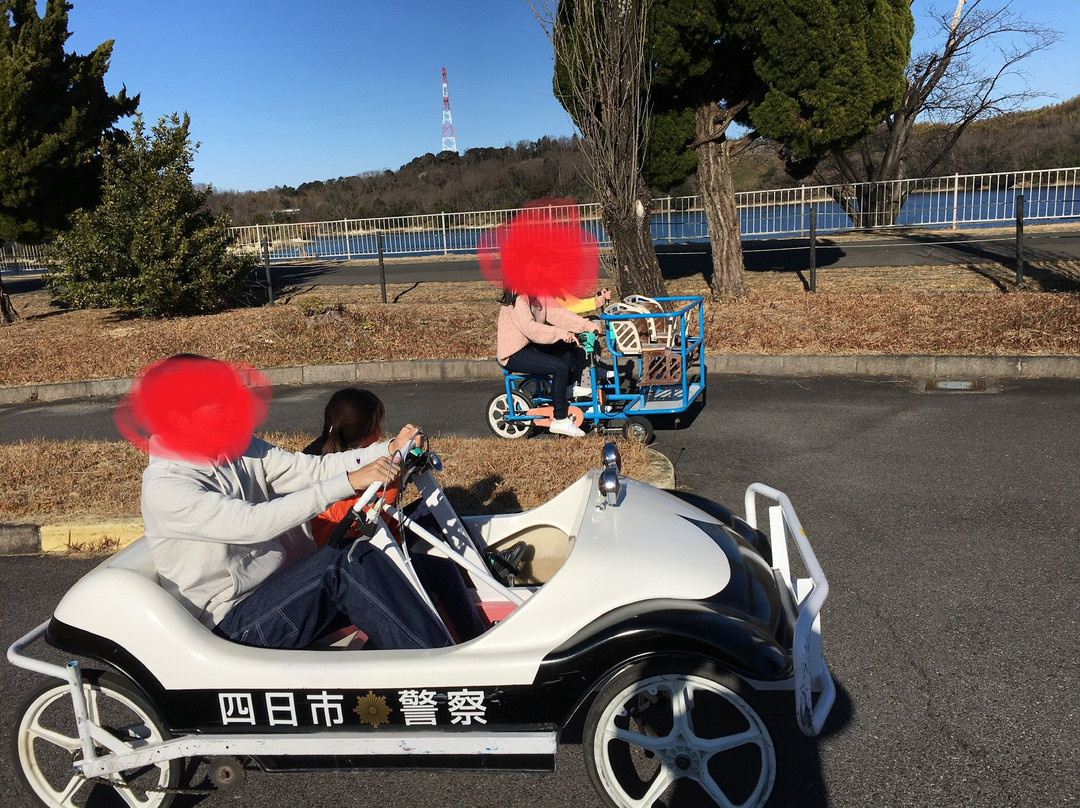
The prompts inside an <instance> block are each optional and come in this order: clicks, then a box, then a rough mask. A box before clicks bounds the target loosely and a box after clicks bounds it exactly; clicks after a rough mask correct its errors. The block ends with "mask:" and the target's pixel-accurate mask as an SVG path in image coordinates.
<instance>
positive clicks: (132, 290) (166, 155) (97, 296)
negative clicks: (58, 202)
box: [45, 113, 257, 317]
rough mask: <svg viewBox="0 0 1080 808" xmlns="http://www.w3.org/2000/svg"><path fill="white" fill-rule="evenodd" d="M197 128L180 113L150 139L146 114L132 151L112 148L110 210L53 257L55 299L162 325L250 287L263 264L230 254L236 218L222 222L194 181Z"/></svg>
mask: <svg viewBox="0 0 1080 808" xmlns="http://www.w3.org/2000/svg"><path fill="white" fill-rule="evenodd" d="M188 126H189V118H188V116H187V115H186V114H185V115H184V117H183V120H182V121H181V120H180V118H179V117H178V116H177V115H176V114H175V113H174V114H173V115H172V116H170V117H169V118H162V119H161V120H159V121H158V123H157V125H156V126H155V127H153V129H152V130H151V131H150V132H149V133H147V132H146V129H145V127H144V125H143V121H142V116H141V115H137V116H136V117H135V122H134V125H133V131H132V136H131V141H130V143H127V144H119V145H111V144H105V146H104V155H105V173H104V185H103V188H102V199H101V204H100V205H98V207H97V208H95V209H93V210H89V211H80V212H79V213H77V214H76V215H75V217H74V219H73V227H72V229H71V230H70V231H69V232H67V233H65V234H63V235H62V236H60V238H58V239H57V241H56V243H55V244H54V245H53V247H52V248H51V250H50V253H49V260H50V264H51V265H52V269H51V271H50V272H49V273H48V274H47V275H46V277H45V284H46V286H47V287H48V289H49V290H50V292H51V293H52V295H53V297H54V298H56V299H57V300H59V301H60V302H63V303H66V304H68V305H70V306H74V307H77V308H121V309H125V310H127V311H131V312H133V313H135V314H138V315H140V316H143V317H162V316H174V315H184V314H203V313H207V312H212V311H216V310H219V309H221V308H223V307H225V306H226V305H228V302H229V299H230V297H231V296H232V295H234V294H235V293H236V292H237V291H239V290H240V289H242V288H243V287H244V285H245V284H246V283H247V280H248V278H249V276H250V274H251V271H252V270H253V269H254V267H255V264H256V261H257V259H256V257H255V256H253V255H242V254H238V253H236V252H233V251H230V249H229V247H230V241H231V239H230V236H229V231H228V228H229V225H230V224H231V222H230V219H229V216H228V215H227V214H222V215H221V216H219V217H217V218H214V216H213V215H212V214H211V213H210V212H209V211H208V210H207V207H206V200H207V199H208V197H209V196H210V193H211V191H210V189H209V188H206V189H204V190H199V189H196V188H195V186H194V185H193V183H192V182H191V170H192V169H191V160H192V157H193V156H194V152H195V149H196V148H197V144H196V145H195V146H192V144H191V142H190V139H189V136H188Z"/></svg>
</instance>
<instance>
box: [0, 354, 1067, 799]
mask: <svg viewBox="0 0 1080 808" xmlns="http://www.w3.org/2000/svg"><path fill="white" fill-rule="evenodd" d="M990 388H991V389H997V390H999V392H988V393H933V394H928V393H919V392H916V391H915V389H914V388H913V385H912V384H911V383H910V382H908V381H888V380H874V379H845V378H823V379H790V378H788V379H770V378H758V377H718V376H710V378H709V397H708V405H707V406H706V407H705V409H704V410H703V411H702V412H701V413H700V414H699V415H698V416H697V418H696V419H694V420H693V422H692V423H680V424H679V428H678V429H677V430H673V429H671V428H668V429H666V430H662V431H660V432H659V433H658V439H657V441H656V443H655V448H657V449H659V450H660V451H662V452H664V453H665V454H667V455H668V456H669V457H671V459H672V460H673V462H674V464H675V468H676V474H677V477H678V481H679V485H680V487H683V488H689V489H692V490H696V491H697V492H699V493H701V494H704V495H706V496H710V497H712V498H716V499H719V500H721V501H723V502H726V503H728V504H730V505H731V506H733V507H734V508H735V509H736V510H740V511H741V502H742V492H743V490H744V488H745V486H746V485H747V484H748V483H750V482H753V481H761V482H765V483H769V484H771V485H773V486H775V487H777V488H780V489H781V490H784V491H786V492H787V493H788V494H789V495H790V496H791V499H792V501H793V502H794V504H795V507H796V508H797V509H798V512H799V515H800V517H801V519H802V522H803V524H804V526H805V528H806V530H807V533H808V535H809V537H810V540H811V542H812V543H813V545H814V548H815V550H816V552H817V554H818V557H819V559H820V561H821V563H822V565H823V567H824V569H825V571H826V574H827V575H828V577H829V580H830V584H831V591H830V595H829V600H828V602H827V603H826V606H825V610H824V613H823V635H824V644H825V651H826V655H827V658H828V660H829V662H830V666H831V668H832V670H833V673H834V675H835V677H836V679H837V682H838V684H839V685H840V688H841V693H840V699H839V701H838V704H837V707H836V708H835V709H834V712H833V715H832V717H831V718H830V722H829V725H828V726H827V732H826V734H825V735H824V737H822V738H820V739H819V740H818V741H816V742H807V741H802V740H797V741H796V742H795V743H794V744H793V745H792V747H791V748H790V749H788V750H787V752H788V755H787V766H788V768H787V769H786V771H787V780H788V781H789V782H791V783H793V786H794V787H793V789H792V792H793V793H792V794H791V798H790V799H789V800H788V801H787V802H786V803H785V804H788V805H793V806H804V807H805V808H811V806H813V808H822V807H823V806H830V807H831V808H865V807H866V806H875V808H879V807H880V808H901V807H903V808H908V807H910V808H915V807H916V806H917V807H918V808H924V807H925V806H929V805H940V806H949V807H950V808H967V807H970V808H987V806H994V807H995V808H997V806H1010V807H1019V808H1051V807H1054V806H1076V805H1080V780H1078V778H1077V777H1076V772H1077V769H1076V759H1075V756H1076V750H1077V749H1078V748H1080V716H1078V715H1077V711H1078V707H1080V666H1078V665H1077V659H1078V658H1080V634H1078V632H1077V630H1076V627H1077V625H1080V597H1078V595H1080V593H1078V587H1077V583H1076V575H1075V571H1076V570H1077V569H1078V568H1080V550H1078V546H1080V542H1078V539H1080V536H1078V532H1080V531H1078V524H1077V519H1076V516H1075V509H1074V503H1075V501H1076V495H1077V482H1076V480H1077V458H1078V457H1080V383H1077V382H1065V381H1027V380H1024V381H1009V382H1003V383H1002V384H1001V385H1000V387H995V385H993V384H991V385H990ZM377 389H378V392H379V394H380V395H381V396H383V397H384V399H385V400H386V402H387V404H388V408H389V410H390V412H391V413H392V414H393V415H397V414H400V415H401V417H403V418H404V417H408V418H409V419H410V420H415V421H417V422H420V423H424V424H425V425H427V426H428V427H429V428H430V429H431V430H432V431H433V432H436V433H439V432H441V433H443V434H482V433H483V431H484V429H485V427H484V424H483V419H482V414H481V412H482V411H481V410H480V409H479V408H481V407H482V406H483V403H484V402H485V401H486V400H487V398H488V396H489V395H490V394H492V392H493V391H492V390H491V383H480V382H466V383H461V384H455V385H454V387H453V391H452V392H451V391H448V390H446V389H445V388H442V387H439V386H435V385H431V386H422V385H415V384H402V385H383V386H379V387H378V388H377ZM326 392H327V390H326V389H319V390H312V391H301V390H282V391H279V395H278V398H277V399H276V401H275V402H274V405H273V406H272V408H271V410H272V416H271V417H272V419H273V420H272V423H271V426H273V427H274V428H293V427H305V426H306V427H308V428H312V429H313V428H314V425H313V422H317V420H318V418H317V411H318V407H319V406H320V404H321V402H322V401H324V400H325V394H326ZM108 404H109V402H84V403H82V404H70V405H63V407H65V408H66V407H71V408H74V409H73V410H72V411H71V416H72V417H73V418H74V420H75V422H79V423H81V424H88V423H90V422H92V421H93V420H94V419H99V420H100V419H101V418H103V417H105V415H107V410H108ZM102 405H104V406H102ZM57 407H58V405H38V408H37V409H35V407H34V405H20V406H19V407H14V408H5V410H4V411H2V412H0V423H4V424H7V423H8V422H9V421H11V420H12V419H15V421H17V422H18V423H19V424H20V425H21V426H20V428H22V427H25V428H30V426H29V425H31V424H35V423H44V422H49V423H52V424H53V425H57V424H59V423H61V422H62V421H63V420H64V419H63V418H61V417H60V414H58V410H57V409H55V408H57ZM79 407H83V409H79ZM103 413H104V414H105V415H103ZM19 419H23V420H19ZM687 421H688V422H689V421H690V419H689V418H688V419H687ZM105 423H106V426H107V420H106V421H105ZM3 439H4V440H7V439H9V438H8V437H4V438H3ZM541 439H543V440H547V438H541ZM551 446H552V449H553V450H554V449H556V447H557V446H558V443H557V442H556V441H555V440H551ZM662 541H663V539H662V537H659V536H658V537H657V551H658V552H662V551H663V544H662ZM643 564H647V559H643ZM88 567H89V564H88V563H84V562H75V561H64V560H56V559H39V558H0V602H2V603H3V605H4V616H5V619H4V621H3V629H2V632H0V643H3V644H5V645H6V644H9V643H10V642H11V641H12V640H14V639H15V638H16V637H17V636H19V635H21V634H22V633H23V632H25V631H26V630H28V629H29V628H30V627H32V626H34V625H36V624H37V623H38V622H40V621H41V620H42V619H44V618H45V617H46V616H47V615H48V614H49V611H50V609H51V608H52V606H53V604H54V603H55V602H56V600H57V599H58V598H59V597H60V596H61V594H62V593H63V591H64V590H65V589H66V588H67V587H68V586H69V585H70V584H71V582H72V581H74V580H75V579H76V578H77V577H78V576H79V575H80V574H82V572H83V571H85V570H86V569H87V568H88ZM165 641H167V640H165ZM38 680H39V679H38V677H36V676H34V675H32V674H27V673H25V672H23V671H19V670H16V669H14V668H11V667H9V666H6V665H5V666H0V692H2V693H3V694H4V697H3V698H2V699H0V724H2V725H3V726H5V727H10V726H12V724H13V721H14V715H15V710H16V708H17V705H18V704H19V702H20V701H21V700H22V698H24V697H25V696H26V695H27V694H28V693H29V691H30V689H31V688H32V686H33V684H34V682H35V681H38ZM558 767H559V768H558V771H557V772H556V773H555V774H550V775H510V774H502V775H490V774H472V773H469V774H461V773H444V774H427V773H416V772H411V773H397V774H389V773H368V774H362V775H348V774H325V775H265V774H261V773H258V772H252V773H249V776H248V782H247V784H246V786H245V787H244V790H243V791H242V792H240V797H239V799H240V800H241V803H240V804H243V805H260V806H265V807H266V808H279V807H281V808H284V807H285V806H293V805H298V804H306V805H333V804H343V805H344V804H348V805H378V806H380V808H395V807H396V806H415V805H427V804H439V805H443V806H447V808H455V806H461V807H462V808H465V806H469V807H470V808H486V807H487V806H490V807H491V808H508V807H513V808H516V807H517V806H521V808H525V806H529V807H530V808H538V807H539V806H543V807H544V808H547V807H548V806H574V808H592V806H599V805H600V802H599V800H598V798H597V797H596V796H595V795H594V794H593V793H592V791H591V788H590V786H589V784H588V780H587V777H586V775H585V773H584V769H583V766H582V764H581V755H580V749H579V748H578V747H576V746H567V747H565V748H564V749H563V750H561V752H560V755H559V758H558ZM0 795H3V798H2V799H3V804H4V805H5V806H9V805H10V806H18V808H21V807H22V806H25V805H29V804H30V803H29V802H28V801H27V800H26V799H25V798H24V797H23V796H22V795H21V794H20V793H19V792H17V791H15V789H14V782H13V772H12V769H11V763H10V760H9V759H8V758H7V757H6V756H5V757H2V758H0ZM178 804H182V803H178ZM200 804H202V805H205V806H208V807H209V806H225V805H232V804H236V803H235V801H234V798H233V797H230V796H226V795H215V796H213V797H210V798H208V799H206V800H204V801H203V802H202V803H200Z"/></svg>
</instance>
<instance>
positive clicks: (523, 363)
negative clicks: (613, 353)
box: [504, 342, 582, 420]
mask: <svg viewBox="0 0 1080 808" xmlns="http://www.w3.org/2000/svg"><path fill="white" fill-rule="evenodd" d="M504 367H505V368H506V369H507V370H509V371H513V372H514V373H529V374H537V375H541V376H551V377H552V379H551V410H552V417H553V418H555V419H556V420H562V419H563V418H565V417H566V412H567V410H568V409H569V408H570V402H569V401H568V400H567V398H566V388H567V385H569V384H570V379H571V377H572V378H573V380H574V381H575V382H576V381H577V379H578V374H579V373H581V368H582V364H581V357H580V355H579V354H578V349H577V347H575V346H572V345H569V344H568V343H565V342H556V343H554V344H552V345H538V344H536V343H534V342H530V343H529V344H528V345H526V346H525V347H524V348H522V349H521V350H520V351H518V352H517V353H513V354H510V358H508V359H507V360H506V365H505V366H504Z"/></svg>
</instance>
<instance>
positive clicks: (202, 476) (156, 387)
mask: <svg viewBox="0 0 1080 808" xmlns="http://www.w3.org/2000/svg"><path fill="white" fill-rule="evenodd" d="M253 373H254V374H257V373H258V372H257V371H253V369H248V370H247V371H246V372H244V373H241V372H239V371H238V370H237V369H235V368H233V367H232V366H230V365H228V364H226V363H224V362H219V361H217V360H213V359H207V358H205V357H195V356H180V357H172V358H171V359H167V360H164V361H163V362H159V363H157V364H156V365H153V366H151V367H150V368H148V369H147V370H146V371H144V373H143V374H141V375H140V377H139V379H137V380H136V383H135V385H133V388H132V393H131V394H130V395H129V397H128V399H127V400H126V404H125V405H122V408H121V409H122V410H123V411H124V412H126V413H129V415H127V416H126V417H127V418H128V419H129V420H134V421H135V422H136V423H138V424H139V425H140V426H141V427H142V428H143V429H144V430H145V431H146V432H149V433H150V434H149V438H148V440H147V441H146V448H147V450H148V453H149V456H150V460H149V464H148V465H147V468H146V470H145V471H144V472H143V479H142V514H143V523H144V529H145V535H146V539H147V542H148V543H149V545H150V551H151V555H152V557H153V560H154V564H155V566H156V567H157V569H158V576H159V579H160V582H161V585H162V586H163V587H164V588H165V589H166V590H167V591H168V592H170V594H172V595H173V597H175V598H176V599H177V600H178V601H179V602H180V603H182V604H183V605H184V606H185V607H186V608H187V609H188V611H189V612H191V613H192V614H193V615H195V617H197V618H198V619H199V620H200V621H201V622H202V623H203V624H204V625H205V626H207V627H208V628H211V629H213V630H214V631H215V632H216V633H218V634H220V635H222V636H225V637H227V638H229V639H231V640H234V641H236V642H240V643H244V644H248V645H258V646H263V647H272V648H302V647H304V646H307V645H309V644H310V643H311V642H313V641H314V640H315V639H317V638H318V637H320V636H322V635H324V634H326V633H327V632H328V631H330V630H332V629H334V628H338V627H340V626H341V625H343V624H347V623H352V624H353V625H355V626H356V627H357V628H359V629H360V630H361V631H363V632H364V633H365V634H366V635H367V636H368V644H369V645H370V646H371V647H374V648H381V649H387V648H429V647H441V646H445V645H449V644H451V642H452V640H451V639H450V636H449V634H448V633H447V631H446V628H445V627H444V626H443V624H442V622H441V621H440V620H438V618H437V617H436V616H435V615H434V614H433V613H432V612H431V610H430V609H429V608H428V607H427V605H426V604H425V603H424V602H423V600H422V599H421V598H420V596H419V595H418V594H417V592H416V591H415V590H414V589H413V587H412V586H411V585H410V584H409V583H408V581H407V580H406V578H405V576H404V575H403V574H402V573H401V572H400V570H398V568H397V567H396V566H395V565H394V564H393V563H392V562H391V561H390V560H389V559H387V558H386V557H385V555H383V554H382V553H381V552H380V551H378V550H376V549H374V548H372V547H371V545H370V544H369V543H366V542H363V543H359V544H357V545H356V546H354V547H353V548H352V549H351V550H350V551H344V550H336V549H334V548H331V547H316V545H315V543H314V541H313V540H312V538H311V533H310V530H309V528H308V522H309V521H310V520H311V518H312V517H313V516H315V515H316V514H318V513H321V512H322V511H323V510H325V509H326V508H327V507H328V506H329V505H330V504H331V503H333V502H336V501H337V500H340V499H344V498H347V497H352V496H355V494H356V493H357V492H361V491H363V490H365V489H366V488H367V487H368V485H369V484H371V483H372V482H376V481H378V482H383V481H385V480H387V479H392V477H393V476H394V475H396V474H397V473H398V472H399V471H400V459H399V457H398V454H399V452H400V451H401V449H402V448H403V447H404V446H405V445H406V444H407V443H408V442H409V440H410V439H412V438H413V437H414V436H415V435H416V434H417V433H418V432H419V430H418V428H417V427H415V426H413V425H411V424H409V425H406V426H405V427H404V428H403V429H402V430H401V431H400V432H399V433H398V434H397V435H396V436H395V437H394V438H393V439H392V440H389V441H382V442H379V443H376V444H373V445H371V446H368V447H366V448H363V449H356V450H352V451H346V452H340V453H335V454H327V455H322V456H313V455H308V454H304V453H301V452H287V451H284V450H282V449H280V448H278V447H276V446H273V445H272V444H270V443H267V442H266V441H263V440H261V439H259V438H257V437H254V426H255V423H256V422H257V421H258V420H261V417H260V415H259V408H260V405H259V401H260V397H259V396H258V395H257V394H256V393H255V392H253V386H252V385H250V384H249V382H250V381H251V378H252V374H253ZM245 377H246V378H245ZM256 387H257V386H256ZM266 387H267V388H268V384H267V385H266ZM262 410H263V413H265V398H264V399H263V408H262ZM123 421H124V418H123V417H121V416H120V415H118V419H117V423H118V425H121V424H122V422H123ZM122 431H124V429H123V427H122ZM241 447H242V448H241Z"/></svg>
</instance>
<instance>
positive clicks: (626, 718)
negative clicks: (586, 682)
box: [583, 665, 777, 808]
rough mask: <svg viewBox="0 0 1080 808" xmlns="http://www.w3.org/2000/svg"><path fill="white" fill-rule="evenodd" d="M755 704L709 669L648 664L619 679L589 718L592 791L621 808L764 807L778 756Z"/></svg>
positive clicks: (587, 736) (587, 760)
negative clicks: (649, 665) (657, 807)
mask: <svg viewBox="0 0 1080 808" xmlns="http://www.w3.org/2000/svg"><path fill="white" fill-rule="evenodd" d="M752 698H753V697H752V695H751V693H750V692H749V690H748V688H745V687H744V686H743V685H741V684H740V683H739V682H738V681H737V680H736V679H734V678H733V677H729V676H727V675H725V674H723V673H722V672H719V671H717V670H715V669H713V668H712V667H711V666H706V665H702V666H683V667H678V666H668V667H666V668H664V669H657V668H655V667H654V668H653V669H651V670H650V669H649V668H647V667H646V666H645V665H639V666H635V667H634V668H632V669H630V670H629V671H626V672H624V673H622V674H620V675H619V676H617V677H615V679H613V680H612V681H611V682H610V683H609V684H608V685H607V686H606V687H605V688H604V689H603V690H602V691H601V693H600V694H599V695H598V696H597V698H596V701H595V702H594V703H593V705H592V708H591V709H590V710H589V714H588V716H587V718H586V723H585V734H584V743H583V748H584V751H585V765H586V769H587V770H588V772H589V777H590V779H591V780H592V782H593V785H594V786H595V787H596V789H597V791H599V792H600V794H601V796H602V797H603V798H604V800H605V802H606V803H607V804H608V805H609V806H614V807H615V808H651V806H661V805H662V806H669V808H670V807H675V808H690V806H707V807H708V808H712V806H721V808H763V806H765V805H767V804H768V801H769V797H770V796H771V795H772V791H773V785H774V783H775V779H776V768H777V756H776V746H775V744H774V741H773V735H772V732H771V731H770V730H769V728H768V725H767V724H766V723H765V721H764V720H763V719H762V717H761V715H760V714H759V712H758V711H757V710H755V709H754V707H753V706H751V703H750V701H749V700H748V699H752Z"/></svg>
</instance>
